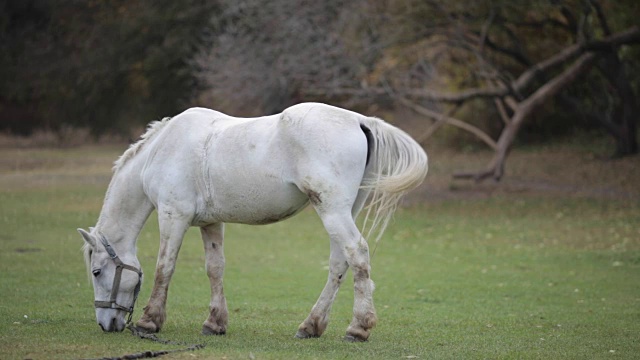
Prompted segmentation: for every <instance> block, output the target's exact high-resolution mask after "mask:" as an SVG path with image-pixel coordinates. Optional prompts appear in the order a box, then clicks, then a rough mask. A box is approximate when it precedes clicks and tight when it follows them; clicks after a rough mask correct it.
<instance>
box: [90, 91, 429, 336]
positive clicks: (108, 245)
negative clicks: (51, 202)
mask: <svg viewBox="0 0 640 360" xmlns="http://www.w3.org/2000/svg"><path fill="white" fill-rule="evenodd" d="M113 172H114V173H113V177H112V179H111V183H110V184H109V188H108V190H107V193H106V195H105V199H104V204H103V207H102V211H101V212H100V217H99V219H98V223H97V225H96V226H95V228H90V230H89V231H85V230H82V229H78V231H79V232H80V234H81V235H82V237H83V238H84V240H85V246H84V256H85V262H86V264H87V269H88V270H89V271H90V272H91V274H92V275H93V288H94V295H95V299H96V301H95V306H96V318H97V321H98V324H99V325H100V327H101V328H102V329H103V330H104V331H122V330H123V329H124V327H125V325H126V323H125V316H126V315H127V313H128V314H129V320H128V321H130V320H131V314H132V313H133V306H134V304H135V301H136V298H137V295H138V291H139V289H140V284H141V282H142V271H141V269H140V263H139V261H138V259H137V257H136V251H137V249H136V242H137V237H138V235H139V233H140V230H141V229H142V227H143V225H144V223H145V222H146V220H147V218H148V217H149V215H150V214H151V212H152V211H153V210H154V209H156V210H157V212H158V219H159V224H160V249H159V252H158V261H157V264H156V272H155V283H154V286H153V290H152V292H151V296H150V298H149V302H148V304H147V306H146V307H145V308H144V314H143V315H142V317H141V318H140V320H138V322H137V323H136V326H137V328H138V329H141V330H144V331H146V332H157V331H159V330H160V328H161V327H162V325H163V323H164V321H165V304H166V300H167V291H168V288H169V282H170V281H171V276H172V274H173V271H174V268H175V263H176V259H177V257H178V251H179V250H180V245H181V244H182V238H183V236H184V234H185V232H186V230H187V229H188V228H189V227H190V226H198V227H200V230H201V233H202V240H203V242H204V250H205V255H206V269H207V275H208V276H209V280H210V283H211V302H210V304H209V316H208V318H207V320H206V321H205V322H204V325H203V327H202V332H203V334H224V333H225V332H226V330H227V317H228V311H227V304H226V300H225V297H224V293H223V289H222V276H223V272H224V265H225V259H224V253H223V234H224V223H227V222H229V223H242V224H268V223H273V222H277V221H280V220H283V219H286V218H288V217H291V216H293V215H295V214H296V213H298V212H299V211H300V210H302V209H303V208H304V207H305V206H307V205H308V204H309V203H311V204H312V205H313V207H314V209H315V211H316V212H317V214H318V215H319V216H320V218H321V219H322V223H323V225H324V227H325V229H326V231H327V232H328V234H329V237H330V240H331V255H330V258H329V261H330V268H329V278H328V280H327V283H326V285H325V287H324V289H323V290H322V293H321V294H320V297H319V298H318V301H317V302H316V304H315V305H314V306H313V308H312V310H311V313H310V314H309V316H308V317H307V318H306V319H305V320H304V321H303V322H302V324H301V325H300V326H299V328H298V331H297V333H296V337H298V338H310V337H319V336H320V335H322V333H323V332H324V330H325V329H326V327H327V324H328V321H329V319H328V318H329V311H330V309H331V305H332V303H333V301H334V299H335V296H336V293H337V292H338V288H339V287H340V284H341V283H342V281H343V280H344V275H345V272H346V271H347V269H348V268H349V267H351V268H352V271H353V277H354V294H355V295H354V305H353V319H352V321H351V324H350V325H349V327H348V328H347V335H346V337H345V339H346V340H350V341H365V340H367V338H368V337H369V334H370V330H371V328H373V327H374V326H375V324H376V313H375V309H374V306H373V299H372V293H373V289H374V285H373V282H372V281H371V279H370V276H369V273H370V266H369V247H368V245H367V241H366V240H365V238H364V236H363V235H361V232H360V231H359V230H358V228H357V227H356V225H355V219H356V217H357V215H358V213H359V212H360V211H361V210H362V208H363V206H364V203H365V201H366V200H367V198H368V197H369V195H371V200H370V205H369V206H368V209H369V210H368V212H367V216H366V218H367V219H368V220H366V219H365V225H366V226H367V228H368V233H367V234H366V236H367V237H370V236H371V235H374V236H376V235H377V237H378V238H379V236H380V235H381V234H382V232H383V231H384V228H385V227H386V225H387V223H388V220H389V218H390V217H391V216H392V214H393V212H394V211H395V208H396V206H397V203H398V201H399V199H400V197H401V196H402V195H403V194H404V193H405V192H407V191H408V190H411V189H412V188H414V187H416V186H418V185H419V184H420V183H421V182H422V181H423V180H424V177H425V176H426V174H427V155H426V153H425V152H424V151H423V149H422V148H421V147H420V146H419V145H418V144H417V143H416V142H415V141H414V140H413V139H411V137H409V135H407V134H406V133H404V132H403V131H401V130H400V129H398V128H396V127H393V126H392V125H389V124H388V123H386V122H384V121H382V120H380V119H376V118H371V117H365V116H363V115H360V114H358V113H355V112H351V111H348V110H344V109H340V108H337V107H333V106H329V105H324V104H318V103H305V104H299V105H295V106H292V107H290V108H288V109H286V110H284V111H283V112H282V113H281V114H277V115H271V116H264V117H259V118H234V117H231V116H228V115H225V114H222V113H220V112H217V111H213V110H208V109H203V108H193V109H189V110H186V111H185V112H183V113H181V114H179V115H177V116H175V117H174V118H172V119H168V118H165V119H164V120H162V121H156V122H153V123H151V124H150V125H149V128H148V130H147V132H146V133H145V134H144V135H143V136H142V138H141V140H140V141H138V142H137V143H135V144H133V145H132V146H131V147H130V148H129V149H127V151H125V152H124V154H123V155H122V156H121V157H120V158H119V159H118V160H117V161H116V162H115V166H114V170H113ZM369 215H371V216H369ZM367 224H368V225H367ZM376 241H377V239H376ZM125 270H127V271H125ZM128 321H127V322H128Z"/></svg>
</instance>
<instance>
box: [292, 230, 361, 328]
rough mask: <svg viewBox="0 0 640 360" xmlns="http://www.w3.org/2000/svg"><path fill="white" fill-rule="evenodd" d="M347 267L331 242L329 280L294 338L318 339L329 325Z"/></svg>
mask: <svg viewBox="0 0 640 360" xmlns="http://www.w3.org/2000/svg"><path fill="white" fill-rule="evenodd" d="M348 268H349V265H348V264H347V260H346V258H345V256H344V253H343V252H342V249H341V248H340V246H339V245H338V244H337V243H336V242H335V241H334V240H331V255H330V257H329V278H328V279H327V283H326V285H325V286H324V289H323V290H322V293H321V294H320V297H319V298H318V301H316V304H315V305H314V306H313V308H312V309H311V313H310V314H309V316H307V318H306V319H305V320H304V321H303V322H302V324H300V326H299V327H298V332H297V333H296V337H297V338H300V339H306V338H312V337H320V336H321V335H322V333H323V332H324V331H325V329H326V328H327V325H328V324H329V313H330V312H331V305H332V304H333V301H334V300H335V298H336V294H337V293H338V290H339V289H340V284H342V282H343V281H344V276H345V273H346V272H347V269H348Z"/></svg>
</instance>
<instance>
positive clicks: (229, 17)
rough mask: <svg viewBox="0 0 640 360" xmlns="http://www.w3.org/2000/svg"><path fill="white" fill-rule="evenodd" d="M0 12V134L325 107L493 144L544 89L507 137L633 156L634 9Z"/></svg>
mask: <svg viewBox="0 0 640 360" xmlns="http://www.w3.org/2000/svg"><path fill="white" fill-rule="evenodd" d="M0 4H1V5H0V79H1V80H2V81H1V82H0V131H4V132H10V133H13V134H19V135H29V134H30V133H31V132H32V131H34V130H35V129H47V130H53V131H58V130H60V129H64V128H68V127H83V128H90V129H91V131H92V133H94V134H96V135H99V134H103V133H105V132H121V133H126V132H127V131H128V130H129V129H131V128H132V127H138V128H139V127H140V126H141V125H144V124H146V123H147V122H148V121H150V120H153V119H158V118H161V117H164V116H169V115H175V114H177V113H178V112H180V111H182V110H183V109H185V108H187V107H189V106H195V105H198V106H207V107H211V108H215V109H218V110H221V111H226V112H229V113H232V114H234V115H238V116H250V115H259V114H267V113H274V112H278V111H281V110H282V109H284V108H285V107H287V106H289V105H291V104H294V103H297V102H300V101H325V102H331V103H332V104H336V105H342V106H345V107H349V108H351V109H354V110H360V111H364V112H368V113H372V112H381V111H386V110H389V111H391V110H393V109H396V110H397V109H405V111H415V113H416V115H417V116H418V115H419V116H422V117H424V119H425V122H424V124H425V125H424V126H425V129H428V131H427V134H425V138H426V137H428V136H430V135H431V134H432V133H433V132H435V130H436V129H437V128H439V127H440V125H442V124H449V125H453V126H454V127H458V128H461V129H463V130H467V131H468V132H469V133H470V134H473V135H475V136H473V135H472V137H473V138H479V139H481V140H482V139H483V137H482V136H486V138H485V139H484V140H483V141H485V142H487V143H488V144H489V145H490V146H492V144H491V142H492V141H494V140H492V139H498V138H500V137H501V136H502V135H503V134H504V132H505V128H507V127H508V126H509V121H510V120H509V119H511V120H512V121H514V122H515V121H517V115H518V114H520V113H519V111H521V110H523V108H524V106H525V105H529V104H528V103H526V100H528V99H532V98H534V97H535V96H538V95H539V94H538V93H537V91H538V90H540V89H542V90H545V89H547V88H544V86H545V85H549V84H551V85H554V84H555V86H556V87H557V89H556V88H554V89H553V91H552V92H550V93H549V96H547V97H544V96H542V98H540V99H539V100H540V101H538V103H536V104H535V108H534V109H533V110H531V109H528V108H527V109H525V110H527V111H528V112H527V113H526V114H524V115H523V116H525V117H526V118H527V121H526V123H525V125H524V126H522V131H521V134H520V137H521V138H541V137H553V136H563V135H566V134H567V133H568V132H570V131H573V130H574V129H576V128H582V129H585V128H586V129H597V130H598V131H602V132H603V133H608V134H609V135H611V136H612V137H613V138H614V139H616V143H617V149H616V151H617V152H618V154H620V155H624V154H626V153H635V152H637V151H638V146H637V118H638V113H639V112H638V104H637V99H638V94H640V92H639V86H640V76H639V75H640V49H639V46H637V43H638V41H639V40H638V35H637V33H634V29H636V30H637V28H634V25H635V24H636V23H637V19H638V18H639V17H640V3H639V2H638V1H636V0H536V1H509V0H486V1H473V2H469V1H458V0H448V1H437V0H368V1H364V0H354V1H340V0H326V1H316V0H295V1H294V0H273V1H260V0H217V1H203V0H157V1H149V0H87V1H79V0H78V1H73V0H63V1H59V0H4V1H1V2H0ZM625 31H627V32H626V33H625ZM618 34H622V35H621V36H618V37H616V36H617V35H618ZM625 36H626V37H625ZM611 39H613V40H611ZM609 40H611V41H609ZM572 46H574V48H573V51H574V53H572V54H568V52H570V50H571V47H572ZM563 52H565V53H566V57H565V58H563V59H560V60H559V61H558V62H557V63H554V64H553V66H549V67H543V66H540V65H541V63H542V62H544V61H545V60H548V59H551V58H553V57H554V56H560V55H562V54H563ZM587 55H588V57H586V56H587ZM583 57H584V58H583ZM543 65H544V64H543ZM573 66H575V67H580V68H579V69H574V68H573ZM571 70H575V73H570V72H571ZM568 73H570V74H568ZM525 75H526V76H525ZM561 75H567V77H566V78H563V77H562V76H561ZM523 77H524V78H526V79H524V80H526V82H525V81H524V80H523ZM520 80H523V81H520ZM554 80H557V82H561V84H556V83H553V81H554ZM561 80H562V81H561ZM551 85H549V86H551ZM547 90H548V89H547ZM534 95H535V96H534ZM542 95H544V94H542ZM439 116H440V117H439ZM391 120H393V119H391ZM444 120H446V121H444ZM519 129H520V125H518V127H517V129H516V130H519ZM523 134H524V135H527V136H522V135H523ZM495 145H496V146H499V141H496V144H495Z"/></svg>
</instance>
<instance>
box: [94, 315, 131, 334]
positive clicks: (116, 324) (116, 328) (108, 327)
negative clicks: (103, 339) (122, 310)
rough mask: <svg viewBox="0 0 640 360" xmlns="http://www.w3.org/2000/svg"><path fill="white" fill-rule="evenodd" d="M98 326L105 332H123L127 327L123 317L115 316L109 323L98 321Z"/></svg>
mask: <svg viewBox="0 0 640 360" xmlns="http://www.w3.org/2000/svg"><path fill="white" fill-rule="evenodd" d="M98 325H100V328H101V329H102V331H104V332H121V331H122V330H124V328H125V326H126V324H125V321H124V317H121V316H114V317H112V318H110V319H108V320H107V321H99V320H98Z"/></svg>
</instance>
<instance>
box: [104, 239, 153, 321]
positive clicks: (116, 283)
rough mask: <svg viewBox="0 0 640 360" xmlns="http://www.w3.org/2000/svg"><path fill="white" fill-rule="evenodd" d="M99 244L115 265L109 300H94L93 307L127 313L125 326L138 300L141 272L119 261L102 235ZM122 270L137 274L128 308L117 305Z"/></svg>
mask: <svg viewBox="0 0 640 360" xmlns="http://www.w3.org/2000/svg"><path fill="white" fill-rule="evenodd" d="M100 242H101V243H102V245H103V246H104V248H105V250H106V251H107V254H109V257H110V258H111V260H113V262H114V263H115V264H116V274H115V276H114V277H113V286H112V287H111V296H110V297H109V300H95V302H94V305H95V307H96V308H105V309H117V310H122V311H124V312H127V313H129V316H128V318H127V324H128V323H130V322H131V317H132V316H133V307H134V306H135V304H136V300H137V299H138V294H139V293H140V286H141V285H142V270H141V269H138V268H136V267H134V266H131V265H127V264H125V263H123V262H122V260H120V257H118V254H116V252H115V250H113V248H112V247H111V244H109V242H108V241H107V238H106V237H104V235H100ZM122 270H130V271H133V272H135V273H136V274H138V283H137V284H136V288H135V289H134V291H133V302H132V303H131V306H130V307H126V306H123V305H121V304H118V302H117V301H116V298H117V296H118V291H120V280H121V279H122Z"/></svg>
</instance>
